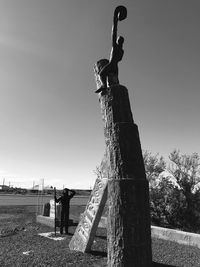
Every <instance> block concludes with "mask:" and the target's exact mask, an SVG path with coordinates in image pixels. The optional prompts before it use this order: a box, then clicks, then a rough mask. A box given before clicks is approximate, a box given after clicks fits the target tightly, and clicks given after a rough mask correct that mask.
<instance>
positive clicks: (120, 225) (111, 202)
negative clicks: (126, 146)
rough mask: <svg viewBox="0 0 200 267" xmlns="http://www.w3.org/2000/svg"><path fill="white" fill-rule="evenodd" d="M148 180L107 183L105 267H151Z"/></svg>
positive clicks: (110, 180) (113, 180) (125, 180)
mask: <svg viewBox="0 0 200 267" xmlns="http://www.w3.org/2000/svg"><path fill="white" fill-rule="evenodd" d="M148 191H149V187H148V181H147V180H146V179H132V178H125V179H123V178H119V179H115V178H113V179H109V180H108V226H107V231H108V263H109V264H108V266H115V267H121V266H132V267H138V266H140V267H150V266H151V262H152V256H151V229H150V217H149V216H148V214H149V213H148V212H147V211H148V210H149V199H148Z"/></svg>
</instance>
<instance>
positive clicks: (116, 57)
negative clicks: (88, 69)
mask: <svg viewBox="0 0 200 267" xmlns="http://www.w3.org/2000/svg"><path fill="white" fill-rule="evenodd" d="M126 16H127V9H126V8H125V7H124V6H118V7H117V8H116V9H115V11H114V16H113V26H112V49H111V53H110V59H109V61H108V63H107V64H106V65H105V66H104V67H103V68H101V69H100V70H99V73H98V75H99V76H100V80H101V87H100V88H98V89H97V90H96V91H95V93H100V92H102V91H104V90H106V89H107V77H108V76H109V75H110V74H112V76H113V77H116V79H117V81H118V62H120V61H121V60H122V57H123V55H124V50H123V43H124V38H123V37H122V36H119V37H117V24H118V21H121V20H123V19H125V18H126ZM104 61H105V60H104ZM118 83H119V82H118Z"/></svg>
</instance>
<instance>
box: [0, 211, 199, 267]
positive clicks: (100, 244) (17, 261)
mask: <svg viewBox="0 0 200 267" xmlns="http://www.w3.org/2000/svg"><path fill="white" fill-rule="evenodd" d="M83 209H84V208H83V207H77V208H76V207H73V208H72V209H71V212H72V213H73V215H74V216H75V215H76V216H77V218H78V216H79V213H80V212H82V211H83ZM0 214H1V215H2V214H3V216H0V217H1V219H0V230H1V231H3V229H7V230H9V229H10V230H13V233H11V232H10V233H9V232H8V235H4V236H2V237H0V266H1V267H4V266H5V267H15V266H16V267H23V266H24V267H25V266H26V267H27V266H28V267H29V266H30V267H31V266H49V267H50V266H52V267H56V266H59V267H62V266H63V267H64V266H65V267H66V266H74V267H87V266H94V267H97V266H99V267H103V266H107V242H106V230H105V229H98V231H97V235H96V238H95V241H94V244H93V246H92V251H91V253H88V254H83V253H80V252H76V251H70V250H69V249H68V244H69V241H70V239H71V236H72V234H73V233H74V231H75V226H71V227H70V229H69V231H70V233H71V235H67V236H66V238H65V240H62V241H54V240H50V239H47V238H45V237H41V236H39V235H38V233H41V232H50V231H52V229H51V228H49V227H47V226H43V225H39V224H37V223H36V222H35V208H33V207H27V206H20V207H16V206H12V207H0ZM152 248H153V260H154V261H155V263H154V265H153V266H157V267H158V266H160V267H161V266H162V267H164V266H184V267H192V266H193V267H198V266H200V250H199V249H197V248H191V247H187V246H182V245H178V244H176V243H173V242H167V241H163V240H158V239H153V242H152ZM23 252H27V254H23ZM156 262H157V263H156Z"/></svg>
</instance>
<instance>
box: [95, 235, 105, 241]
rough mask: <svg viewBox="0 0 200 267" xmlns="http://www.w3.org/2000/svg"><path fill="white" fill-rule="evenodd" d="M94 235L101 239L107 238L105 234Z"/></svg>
mask: <svg viewBox="0 0 200 267" xmlns="http://www.w3.org/2000/svg"><path fill="white" fill-rule="evenodd" d="M95 236H96V237H98V238H99V239H103V240H106V239H107V236H102V235H95Z"/></svg>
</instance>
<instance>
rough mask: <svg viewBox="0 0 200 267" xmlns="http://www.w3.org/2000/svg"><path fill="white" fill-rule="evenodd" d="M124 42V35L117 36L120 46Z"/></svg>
mask: <svg viewBox="0 0 200 267" xmlns="http://www.w3.org/2000/svg"><path fill="white" fill-rule="evenodd" d="M123 43H124V37H122V36H119V37H118V38H117V44H118V45H120V46H122V45H123Z"/></svg>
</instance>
